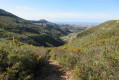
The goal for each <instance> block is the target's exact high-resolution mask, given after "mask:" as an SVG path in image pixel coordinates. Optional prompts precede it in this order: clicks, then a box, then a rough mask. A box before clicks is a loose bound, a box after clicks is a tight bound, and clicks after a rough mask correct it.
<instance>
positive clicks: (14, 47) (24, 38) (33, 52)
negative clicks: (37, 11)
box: [0, 9, 71, 80]
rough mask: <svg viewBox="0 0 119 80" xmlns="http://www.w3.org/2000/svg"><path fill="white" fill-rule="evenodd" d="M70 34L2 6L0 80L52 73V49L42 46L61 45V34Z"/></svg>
mask: <svg viewBox="0 0 119 80" xmlns="http://www.w3.org/2000/svg"><path fill="white" fill-rule="evenodd" d="M69 33H71V32H70V31H67V32H65V31H64V30H63V29H61V28H60V27H59V25H56V24H53V23H50V22H48V21H45V20H40V21H38V22H37V21H36V22H34V21H28V20H24V19H22V18H19V17H17V16H15V15H13V14H11V13H9V12H6V11H4V10H2V9H0V80H43V79H44V78H45V76H46V75H48V73H49V72H50V71H49V62H48V60H49V58H50V55H49V52H50V50H49V49H48V48H44V47H41V46H45V47H51V46H52V47H54V46H61V45H63V44H64V41H62V40H61V39H60V37H61V36H64V35H67V34H69ZM36 46H37V47H36ZM38 46H40V47H38Z"/></svg>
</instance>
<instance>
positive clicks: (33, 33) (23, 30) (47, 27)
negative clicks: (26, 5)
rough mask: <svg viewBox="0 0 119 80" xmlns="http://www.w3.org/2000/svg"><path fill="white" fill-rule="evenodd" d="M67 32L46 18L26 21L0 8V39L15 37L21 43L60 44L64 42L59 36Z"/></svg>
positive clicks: (37, 44)
mask: <svg viewBox="0 0 119 80" xmlns="http://www.w3.org/2000/svg"><path fill="white" fill-rule="evenodd" d="M36 23H39V24H40V25H39V24H36ZM70 33H71V32H70ZM67 34H69V32H65V31H63V30H62V29H61V28H59V27H58V25H55V24H53V23H50V22H48V21H46V20H39V21H28V20H24V19H22V18H19V17H17V16H15V15H13V14H11V13H9V12H7V11H5V10H2V9H0V35H1V36H0V40H1V41H5V40H12V38H13V37H15V38H16V39H18V40H19V41H21V42H23V43H28V44H32V45H35V46H46V47H48V46H60V45H63V44H64V41H62V40H61V39H60V37H61V36H64V35H67Z"/></svg>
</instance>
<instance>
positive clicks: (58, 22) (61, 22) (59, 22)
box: [51, 21, 101, 25]
mask: <svg viewBox="0 0 119 80" xmlns="http://www.w3.org/2000/svg"><path fill="white" fill-rule="evenodd" d="M51 22H53V23H56V24H92V25H93V24H100V23H101V22H63V21H57V22H56V21H51Z"/></svg>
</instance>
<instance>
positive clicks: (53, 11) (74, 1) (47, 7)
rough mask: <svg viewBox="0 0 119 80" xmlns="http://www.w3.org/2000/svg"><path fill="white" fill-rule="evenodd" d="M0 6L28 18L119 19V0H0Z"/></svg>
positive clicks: (65, 19)
mask: <svg viewBox="0 0 119 80" xmlns="http://www.w3.org/2000/svg"><path fill="white" fill-rule="evenodd" d="M0 8H1V9H5V10H7V11H9V12H11V13H13V14H15V15H17V16H19V17H22V18H24V19H28V20H39V19H46V20H49V21H61V22H103V21H107V20H114V19H119V0H0Z"/></svg>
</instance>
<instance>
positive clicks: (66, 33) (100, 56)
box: [0, 9, 119, 80]
mask: <svg viewBox="0 0 119 80" xmlns="http://www.w3.org/2000/svg"><path fill="white" fill-rule="evenodd" d="M77 26H78V27H77ZM118 74H119V20H110V21H106V22H104V23H101V24H99V25H86V24H83V25H71V24H56V23H52V22H49V21H47V20H44V19H42V20H39V21H34V20H25V19H22V18H20V17H18V16H16V15H14V14H12V13H9V12H7V11H5V10H3V9H0V80H118V79H119V76H118Z"/></svg>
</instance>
